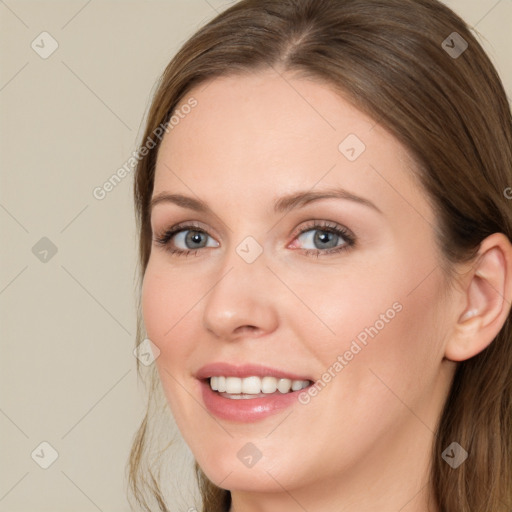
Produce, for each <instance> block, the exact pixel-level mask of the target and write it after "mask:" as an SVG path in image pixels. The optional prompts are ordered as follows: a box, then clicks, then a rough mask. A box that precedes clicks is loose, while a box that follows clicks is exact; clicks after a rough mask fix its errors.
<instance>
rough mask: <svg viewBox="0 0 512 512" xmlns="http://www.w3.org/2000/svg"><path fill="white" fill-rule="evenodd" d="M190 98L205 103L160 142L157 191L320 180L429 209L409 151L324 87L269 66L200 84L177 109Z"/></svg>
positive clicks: (284, 186)
mask: <svg viewBox="0 0 512 512" xmlns="http://www.w3.org/2000/svg"><path fill="white" fill-rule="evenodd" d="M190 98H193V99H194V100H195V101H196V102H197V105H196V106H195V107H194V108H193V109H184V110H183V112H185V111H186V112H188V113H187V114H184V113H183V112H181V115H180V116H179V122H178V123H177V124H176V125H175V126H173V127H172V128H171V129H170V131H169V133H167V134H166V135H165V137H164V139H163V141H162V144H161V147H160V150H159V154H158V160H157V165H156V176H155V187H154V193H158V192H160V191H166V190H168V191H171V190H172V191H179V192H182V193H187V192H188V193H190V188H192V189H193V192H194V193H195V194H196V195H199V196H204V197H206V196H210V197H212V198H213V197H217V198H219V199H220V198H223V199H224V200H226V201H230V199H234V198H235V197H240V194H242V195H244V194H247V195H246V196H244V200H246V201H251V198H252V200H253V201H254V198H255V197H257V198H262V197H265V196H267V195H269V193H271V194H272V195H279V192H282V193H286V192H292V191H294V190H296V189H299V188H302V189H303V188H311V187H314V186H315V184H320V182H321V184H325V185H326V186H331V185H332V186H343V187H345V188H347V189H348V190H351V191H353V192H354V193H361V194H362V193H365V194H366V196H367V197H368V198H369V199H371V200H372V201H373V202H375V203H376V204H379V205H382V209H383V210H384V209H386V208H388V209H390V208H394V209H396V208H397V201H398V202H403V201H404V196H405V197H409V200H410V201H416V202H418V201H419V203H418V207H419V208H421V207H422V205H421V204H420V202H421V200H422V198H421V195H423V194H422V192H421V190H419V187H418V185H417V183H416V182H415V181H414V180H413V179H412V173H411V166H412V160H411V159H410V158H409V155H408V153H407V152H406V150H405V148H404V147H403V146H402V145H401V144H400V143H399V142H398V141H397V140H396V139H395V138H394V137H393V136H392V135H391V134H390V133H388V132H387V131H386V130H384V129H383V128H382V127H381V126H380V125H379V124H377V123H376V122H375V121H374V120H373V119H372V118H370V117H369V116H367V115H366V114H364V113H362V112H361V111H359V110H358V109H356V108H355V107H354V106H353V105H352V104H351V103H350V102H349V101H347V100H346V99H345V98H343V97H342V96H341V95H340V94H339V93H338V92H336V91H334V90H333V89H332V88H331V87H329V86H328V85H327V84H325V83H322V82H320V81H316V80H306V79H303V78H295V77H293V76H292V75H279V74H278V73H276V72H275V71H273V70H270V71H265V72H257V73H251V74H247V75H232V76H225V77H220V78H216V79H214V80H212V81H209V82H206V83H204V84H201V85H199V86H197V87H196V88H194V89H192V90H191V91H190V92H189V94H187V95H185V97H184V99H183V100H182V101H181V102H180V105H178V107H177V111H178V112H180V108H181V107H182V106H183V105H185V104H186V103H187V101H189V100H190ZM352 148H353V149H354V151H351V150H352ZM347 150H348V152H347ZM354 156H356V158H355V159H354V158H353V157H354ZM348 157H350V158H348ZM187 189H189V190H187ZM401 196H402V197H401ZM231 204H234V203H231ZM412 204H414V203H412ZM423 208H424V212H423V214H424V215H429V212H428V208H427V207H426V205H423Z"/></svg>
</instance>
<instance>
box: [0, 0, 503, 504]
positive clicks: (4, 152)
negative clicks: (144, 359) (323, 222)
mask: <svg viewBox="0 0 512 512" xmlns="http://www.w3.org/2000/svg"><path fill="white" fill-rule="evenodd" d="M228 3H229V2H222V1H221V0H217V1H214V0H186V1H185V0H172V1H171V0H168V1H131V2H122V1H101V0H92V1H91V0H89V1H86V0H84V1H80V2H75V1H66V2H64V1H61V2H46V1H38V2H35V1H32V2H29V1H19V0H18V1H15V0H5V1H1V0H0V37H1V48H2V51H1V57H0V59H1V60H0V63H1V65H0V109H1V112H0V133H1V146H0V150H1V151H0V155H1V160H0V162H1V184H0V187H1V188H0V225H1V229H2V237H1V239H2V243H1V257H2V260H1V261H2V265H1V271H0V308H1V309H0V311H1V316H0V323H1V352H0V357H1V359H0V361H1V363H0V364H1V366H0V390H1V391H0V449H1V452H0V461H1V462H0V464H1V470H0V512H4V511H9V512H15V511H20V512H21V511H23V512H25V511H26V512H28V511H31V512H36V511H37V512H39V511H53V512H58V511H73V512H78V511H84V512H85V511H97V510H100V511H128V510H129V507H128V504H127V500H126V495H125V490H126V476H125V464H126V461H127V457H128V451H129V448H130V444H131V440H132V437H133V435H134V433H135V430H136V428H137V427H138V423H139V421H140V419H141V415H142V412H143V406H144V388H143V386H142V384H138V383H137V378H136V370H135V358H134V355H133V353H132V351H133V347H134V335H135V281H134V276H135V261H136V238H135V229H134V214H133V207H132V183H133V182H132V178H133V174H132V173H130V174H129V175H128V176H127V177H126V178H125V179H124V180H123V181H122V182H121V183H119V184H118V185H117V186H116V187H115V188H114V189H113V190H112V191H111V192H109V193H108V194H107V195H106V197H105V198H104V199H102V200H98V199H96V198H95V197H94V196H93V190H94V188H95V187H99V186H102V184H103V183H104V182H105V181H107V180H108V179H109V177H110V176H111V175H112V174H113V173H114V172H115V171H116V170H117V169H118V168H119V167H121V166H122V165H123V164H124V163H125V162H126V161H127V159H128V158H129V156H130V155H131V153H132V152H133V151H134V150H135V149H136V148H137V142H139V140H140V137H141V136H142V133H141V131H142V120H143V118H144V116H145V113H146V110H147V108H148V105H149V98H150V95H151V93H152V92H153V90H154V84H155V80H156V79H157V77H158V75H159V74H160V72H161V71H162V70H163V68H164V67H165V65H166V64H167V62H168V61H169V60H170V58H171V56H172V55H173V54H174V53H175V51H176V50H177V49H178V47H179V46H180V44H181V43H182V42H183V41H184V40H185V39H186V38H187V37H188V36H189V35H191V34H192V33H193V32H194V30H195V29H196V28H197V27H199V26H200V25H202V24H203V23H204V22H205V21H206V20H208V19H210V18H211V17H213V16H214V15H215V13H216V10H221V9H222V8H223V6H225V5H227V4H228ZM447 3H448V5H449V6H451V7H452V8H453V9H454V10H455V11H457V12H458V13H459V14H461V15H462V16H463V17H464V18H465V19H466V20H467V21H468V22H469V23H470V24H471V25H473V26H474V27H476V29H477V31H478V33H480V34H481V36H480V37H481V40H482V42H483V44H484V46H485V48H486V49H487V51H488V52H489V54H490V55H491V58H492V59H493V60H494V62H495V63H496V65H497V67H498V70H499V72H500V73H501V76H502V78H503V80H504V83H505V87H506V89H507V91H508V94H509V98H510V97H511V92H512V62H511V58H510V50H511V48H512V33H511V31H510V27H511V26H512V0H501V1H496V0H450V1H448V2H447ZM43 31H46V32H48V33H49V34H50V35H51V37H53V38H54V39H55V40H56V41H57V43H58V48H57V50H56V51H55V52H54V53H53V54H52V55H51V56H49V57H48V58H46V59H43V58H41V57H40V56H39V54H38V53H36V51H34V49H32V47H31V43H32V41H34V40H35V43H34V44H39V48H38V49H39V51H40V52H42V51H43V50H44V51H48V49H49V48H51V46H50V45H51V41H50V39H48V36H43V37H46V38H47V39H45V40H44V43H41V42H40V38H38V36H39V34H41V32H43ZM43 47H44V48H43ZM511 186H512V184H511ZM43 237H46V238H48V239H49V240H50V241H51V243H52V244H53V245H54V246H55V247H56V249H57V252H56V254H54V255H52V253H51V250H50V251H49V252H48V253H45V252H44V251H45V250H48V247H47V246H46V245H45V244H48V242H47V241H46V242H45V241H43V242H39V241H40V239H41V238H43ZM38 243H39V244H42V245H36V244H38ZM35 245H36V249H34V251H35V252H36V253H38V254H37V255H36V254H34V252H33V249H32V248H33V247H34V246H35ZM40 258H43V259H44V258H46V260H47V261H41V260H40ZM44 441H46V442H47V443H49V444H50V445H51V446H52V447H53V448H54V449H55V450H56V451H57V452H58V458H57V459H56V460H55V462H54V463H53V464H52V465H51V466H50V467H48V469H42V468H41V467H40V466H39V465H38V464H37V463H36V462H35V460H37V461H38V462H43V463H44V461H45V460H46V461H48V460H50V459H49V458H48V457H49V456H50V455H51V449H50V448H48V447H46V446H45V445H43V446H42V447H41V446H40V444H41V443H42V442H44ZM34 450H35V454H34V458H32V456H31V454H32V453H33V452H34ZM41 450H42V451H41ZM175 457H176V459H175V460H176V473H177V474H179V475H180V477H179V478H180V482H183V474H184V472H185V474H187V471H186V468H187V467H188V468H191V455H190V452H189V450H188V448H187V447H185V446H181V447H179V448H178V449H177V451H176V453H175ZM188 475H189V476H191V472H190V471H188ZM171 480H173V475H171V476H170V481H171ZM180 487H182V486H181V485H180ZM193 489H194V485H193V482H192V481H190V484H189V486H188V488H187V487H183V488H182V495H181V498H180V499H179V500H178V499H177V498H176V499H177V501H176V505H175V507H176V510H178V509H179V510H187V508H188V507H189V506H191V505H192V504H193V502H192V497H187V493H190V492H192V490H193ZM169 494H170V495H172V496H176V497H178V494H179V493H178V492H177V491H176V490H175V489H174V488H173V487H172V485H171V484H170V486H169ZM178 507H179V508H178Z"/></svg>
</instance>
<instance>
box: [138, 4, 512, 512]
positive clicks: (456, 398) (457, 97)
mask: <svg viewBox="0 0 512 512" xmlns="http://www.w3.org/2000/svg"><path fill="white" fill-rule="evenodd" d="M454 33H456V34H454ZM466 44H467V47H466ZM269 66H270V67H272V68H274V69H276V70H290V71H294V72H297V73H298V74H300V75H303V76H307V77H312V78H316V79H320V80H322V81H323V82H325V83H326V84H327V85H329V86H331V87H335V88H336V89H337V90H339V91H340V93H342V94H343V95H344V97H345V98H347V99H348V100H349V101H351V102H352V103H353V105H354V106H356V107H357V108H359V109H360V110H361V111H362V112H364V113H366V114H368V115H370V116H371V117H372V118H373V119H374V120H375V121H376V122H378V123H380V125H382V126H383V127H384V128H386V129H387V130H388V131H389V132H390V133H392V134H393V135H394V136H395V137H397V139H398V140H399V141H400V142H401V143H402V144H403V145H404V146H405V147H406V148H407V149H408V150H409V153H410V155H411V156H412V157H413V159H414V160H415V162H416V163H417V165H416V166H415V168H413V169H411V172H414V173H415V176H417V178H418V179H419V183H421V185H422V186H423V187H424V190H425V192H426V197H427V198H428V200H429V201H430V203H431V204H432V207H433V208H434V211H435V213H436V215H437V220H438V226H437V230H436V242H437V243H438V245H439V248H440V251H441V254H442V262H441V265H442V268H443V272H444V275H445V276H446V277H447V279H451V278H455V274H456V273H455V272H454V270H453V269H454V265H455V264H456V263H461V262H467V261H470V260H472V258H474V256H475V254H476V253H477V251H478V248H479V246H480V243H481V242H482V240H483V239H484V238H486V237H487V236H489V235H491V234H493V233H496V232H501V233H504V234H505V235H506V236H507V237H508V238H509V239H511V240H512V209H511V203H510V202H508V201H507V198H506V197H505V196H506V194H504V191H505V190H507V188H508V187H510V186H511V185H512V119H511V112H510V106H509V104H508V100H507V97H506V93H505V91H504V88H503V85H502V83H501V81H500V78H499V77H498V74H497V72H496V70H495V68H494V67H493V65H492V63H491V61H490V60H489V58H488V57H487V55H486V54H485V52H484V50H483V49H482V47H481V46H480V44H479V43H478V41H477V39H476V38H475V37H474V36H473V34H472V32H471V31H470V30H469V29H468V27H467V25H466V23H465V22H464V21H463V20H461V19H460V18H459V17H458V16H457V15H455V14H454V13H453V12H452V11H451V10H450V9H448V8H447V7H446V6H445V5H443V4H441V3H440V2H438V1H437V0H321V1H318V0H242V1H240V2H238V3H236V4H235V5H233V6H232V7H230V8H229V9H227V10H226V11H224V12H222V13H221V14H219V15H218V16H217V17H216V18H215V19H213V20H212V21H210V22H209V23H208V24H207V25H205V26H204V27H203V28H201V29H200V30H199V31H198V32H197V33H196V34H195V35H194V36H193V37H191V38H190V39H189V40H188V41H187V42H186V43H185V44H184V46H183V47H182V48H181V50H180V51H179V52H178V53H177V55H176V56H175V57H174V58H173V59H172V61H171V62H170V63H169V65H168V66H167V68H166V69H165V71H164V73H163V75H162V77H161V79H160V82H159V86H158V89H157V91H156V93H155V95H154V98H153V102H152V105H151V108H150V110H149V114H148V119H147V127H146V131H145V134H144V140H146V139H147V138H148V137H151V135H152V134H153V133H154V131H155V130H156V129H157V128H158V126H160V125H162V123H164V124H165V123H168V122H169V120H170V119H171V115H172V114H173V113H174V111H175V109H176V107H177V106H178V104H179V103H180V102H181V101H185V100H186V99H187V94H189V92H190V91H191V89H192V88H193V87H195V86H197V85H198V84H200V83H203V82H205V81H207V80H211V79H213V78H215V77H219V76H221V75H227V74H235V73H243V72H246V71H256V70H258V69H263V68H265V67H269ZM158 148H159V143H157V145H156V147H154V148H153V149H151V150H150V151H149V152H148V154H147V155H146V156H145V157H143V158H141V159H140V161H139V163H138V166H137V169H136V174H135V185H134V196H135V206H136V215H137V226H138V230H139V236H140V238H139V244H140V245H139V251H140V252H139V270H140V275H139V279H140V280H142V277H143V275H144V272H145V269H146V265H147V263H148V258H149V256H150V250H151V227H150V221H149V209H148V205H149V201H150V198H151V195H152V191H153V184H154V172H155V162H156V155H157V151H158ZM139 285H140V282H139ZM139 290H140V288H139ZM139 301H140V293H139ZM143 338H144V333H143V327H142V318H141V314H140V302H139V317H138V332H137V340H136V343H137V344H138V343H140V341H141V340H142V339H143ZM137 369H138V372H139V375H141V373H140V365H139V362H138V361H137ZM150 372H151V389H150V400H149V402H148V409H147V412H146V416H145V418H144V420H143V422H142V424H141V426H140V428H139V430H138V432H137V434H136V436H135V438H134V442H133V447H132V451H131V454H130V460H129V483H130V490H131V491H132V492H133V495H134V496H135V498H136V500H137V503H138V504H139V505H140V506H142V507H143V510H151V508H150V505H149V504H148V503H147V501H146V499H145V496H149V497H151V499H153V500H156V502H157V503H158V506H159V510H162V511H167V510H168V508H167V506H166V504H165V500H164V497H163V494H162V490H161V487H160V483H159V482H158V478H155V473H154V472H153V469H152V467H151V463H150V461H148V460H147V456H145V455H147V453H148V452H149V436H150V433H151V432H152V429H153V428H154V423H155V422H156V414H155V413H154V412H153V409H152V407H153V405H154V404H156V403H157V400H156V398H155V397H156V396H157V395H158V396H160V397H162V394H161V392H160V391H159V389H158V388H159V384H158V382H157V379H158V377H157V374H156V371H155V368H154V365H153V367H152V368H151V370H150ZM155 407H156V405H155ZM160 409H162V406H161V405H160ZM453 441H457V442H458V443H459V444H460V445H461V446H462V447H463V448H464V449H465V450H466V451H467V452H468V453H469V458H468V460H467V461H466V462H465V463H464V464H462V465H461V466H459V467H458V468H457V469H456V470H455V469H452V467H450V466H449V465H448V464H447V463H446V462H445V461H444V460H443V458H442V456H441V454H442V452H443V451H444V450H445V448H447V447H448V446H449V445H450V444H451V443H452V442H453ZM164 452H165V449H164V450H163V451H162V452H161V453H164ZM431 459H432V464H431V475H430V476H431V484H432V488H433V495H434V497H435V500H436V502H437V505H438V507H439V509H440V510H441V511H444V512H505V511H510V510H511V508H512V332H511V315H510V314H509V317H508V318H507V320H506V322H505V324H504V326H503V328H502V329H501V331H500V333H499V334H498V336H497V337H496V339H495V340H494V341H493V342H492V343H491V344H490V345H489V346H488V347H487V348H486V349H485V350H483V351H482V352H481V353H479V354H478V355H476V356H474V357H472V358H471V359H469V360H467V361H464V362H461V363H459V365H458V367H457V370H456V373H455V376H454V380H453V383H452V386H451V389H450V393H449V396H448V399H447V401H446V403H445V406H444V409H443V412H442V414H441V417H440V420H439V423H438V425H437V430H436V439H435V441H434V443H433V451H432V454H431ZM153 462H154V461H153ZM195 470H196V472H197V478H198V483H199V488H200V493H201V498H202V510H203V511H204V512H221V511H222V512H224V511H226V510H228V508H229V505H230V500H231V497H230V493H229V491H227V490H225V489H220V488H218V487H216V486H215V485H214V484H213V483H212V482H210V481H209V480H208V478H207V477H206V476H205V475H204V473H203V472H202V471H201V469H200V468H199V466H198V465H197V463H195ZM148 475H149V476H148ZM153 510H155V509H154V508H153Z"/></svg>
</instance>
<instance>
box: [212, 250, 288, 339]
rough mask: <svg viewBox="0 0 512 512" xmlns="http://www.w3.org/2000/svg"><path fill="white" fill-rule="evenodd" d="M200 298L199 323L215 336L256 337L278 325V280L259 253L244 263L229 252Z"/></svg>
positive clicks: (269, 331) (236, 255)
mask: <svg viewBox="0 0 512 512" xmlns="http://www.w3.org/2000/svg"><path fill="white" fill-rule="evenodd" d="M217 275H220V276H221V277H220V278H217V279H216V280H215V283H214V284H213V286H212V288H211V291H210V292H209V293H208V294H207V295H206V297H205V299H204V302H203V304H204V306H203V307H204V310H203V326H204V328H205V329H206V330H207V331H208V332H210V333H211V334H213V335H214V336H215V337H217V338H221V339H224V340H226V341H234V340H236V339H239V338H240V337H248V336H251V337H260V336H262V335H264V334H268V333H271V332H273V331H274V330H275V329H276V328H277V325H278V311H277V308H276V305H277V302H276V299H277V296H278V293H279V292H278V290H277V288H276V285H278V284H279V282H278V280H277V279H276V278H275V276H274V275H273V274H272V272H271V271H270V270H269V269H268V268H267V266H266V264H265V258H264V257H263V255H261V256H260V257H259V258H258V259H257V260H256V261H254V262H252V263H247V262H245V261H244V260H243V259H241V258H240V257H239V256H238V254H236V253H235V251H233V254H231V255H230V257H229V258H226V260H225V262H224V265H223V268H222V271H221V272H219V273H218V274H217Z"/></svg>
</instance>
